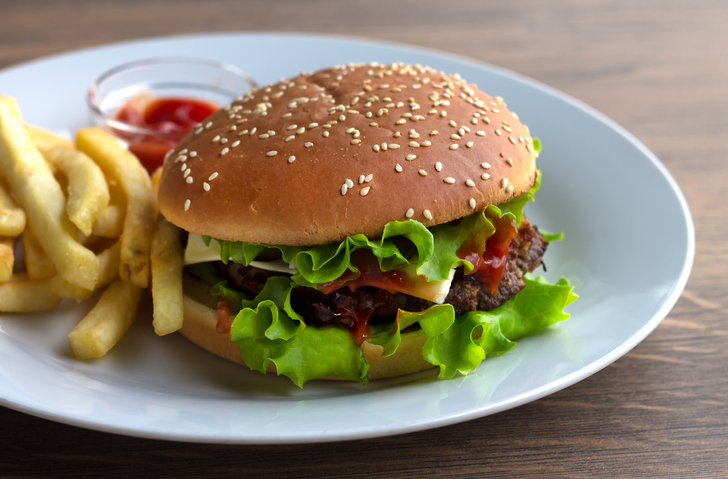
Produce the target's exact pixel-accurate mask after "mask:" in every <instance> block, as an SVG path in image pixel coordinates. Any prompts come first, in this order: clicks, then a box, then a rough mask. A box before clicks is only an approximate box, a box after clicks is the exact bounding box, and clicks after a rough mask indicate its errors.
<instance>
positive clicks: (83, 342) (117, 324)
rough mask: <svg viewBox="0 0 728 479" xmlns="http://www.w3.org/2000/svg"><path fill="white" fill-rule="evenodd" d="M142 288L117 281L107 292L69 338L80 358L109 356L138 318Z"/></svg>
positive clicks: (77, 356)
mask: <svg viewBox="0 0 728 479" xmlns="http://www.w3.org/2000/svg"><path fill="white" fill-rule="evenodd" d="M140 296H141V289H140V288H138V287H136V286H134V285H133V284H132V283H130V282H127V281H123V280H122V279H121V278H119V279H117V280H116V281H114V282H113V283H111V285H110V286H109V287H108V288H107V289H106V291H104V294H103V295H101V299H99V302H98V303H96V306H94V308H93V309H92V310H91V311H90V312H89V313H88V314H87V315H86V317H85V318H83V319H82V320H81V322H80V323H78V324H77V325H76V327H75V328H73V331H71V333H70V334H69V335H68V339H70V340H71V347H72V348H73V352H74V353H75V354H76V358H77V359H91V358H99V357H101V356H103V355H104V354H106V353H107V352H108V351H109V349H111V348H112V347H113V346H114V345H115V344H116V343H117V342H118V341H119V340H120V339H121V337H122V336H124V333H126V331H127V330H128V329H129V327H130V326H131V324H132V323H133V322H134V320H135V319H136V317H137V309H138V306H139V298H140Z"/></svg>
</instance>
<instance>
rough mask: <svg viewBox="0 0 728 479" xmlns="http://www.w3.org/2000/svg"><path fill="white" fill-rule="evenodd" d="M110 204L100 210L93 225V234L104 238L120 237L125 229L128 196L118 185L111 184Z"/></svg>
mask: <svg viewBox="0 0 728 479" xmlns="http://www.w3.org/2000/svg"><path fill="white" fill-rule="evenodd" d="M109 193H110V195H111V197H110V200H109V204H108V205H107V206H106V208H104V209H103V210H101V211H100V212H99V217H98V218H96V223H94V226H93V234H94V235H95V236H102V237H104V238H118V237H119V236H121V233H122V232H123V231H124V217H125V216H126V196H125V195H124V192H123V191H121V188H119V186H118V185H114V184H110V185H109Z"/></svg>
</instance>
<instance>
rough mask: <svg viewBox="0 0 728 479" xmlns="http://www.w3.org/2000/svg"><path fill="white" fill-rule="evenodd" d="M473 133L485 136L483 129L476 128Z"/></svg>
mask: <svg viewBox="0 0 728 479" xmlns="http://www.w3.org/2000/svg"><path fill="white" fill-rule="evenodd" d="M475 134H476V135H478V136H485V132H484V131H483V130H478V131H476V132H475Z"/></svg>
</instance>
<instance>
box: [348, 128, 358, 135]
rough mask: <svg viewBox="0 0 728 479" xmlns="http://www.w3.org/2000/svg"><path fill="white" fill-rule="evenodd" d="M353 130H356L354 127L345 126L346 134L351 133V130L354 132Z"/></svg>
mask: <svg viewBox="0 0 728 479" xmlns="http://www.w3.org/2000/svg"><path fill="white" fill-rule="evenodd" d="M355 131H356V128H347V129H346V133H347V134H349V133H353V132H355Z"/></svg>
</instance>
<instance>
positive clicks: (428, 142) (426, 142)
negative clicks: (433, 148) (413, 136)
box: [422, 140, 432, 146]
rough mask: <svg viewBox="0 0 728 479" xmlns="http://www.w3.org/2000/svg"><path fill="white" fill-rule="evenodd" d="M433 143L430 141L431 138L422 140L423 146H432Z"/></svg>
mask: <svg viewBox="0 0 728 479" xmlns="http://www.w3.org/2000/svg"><path fill="white" fill-rule="evenodd" d="M430 145H432V143H430V140H425V141H423V142H422V146H430Z"/></svg>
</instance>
